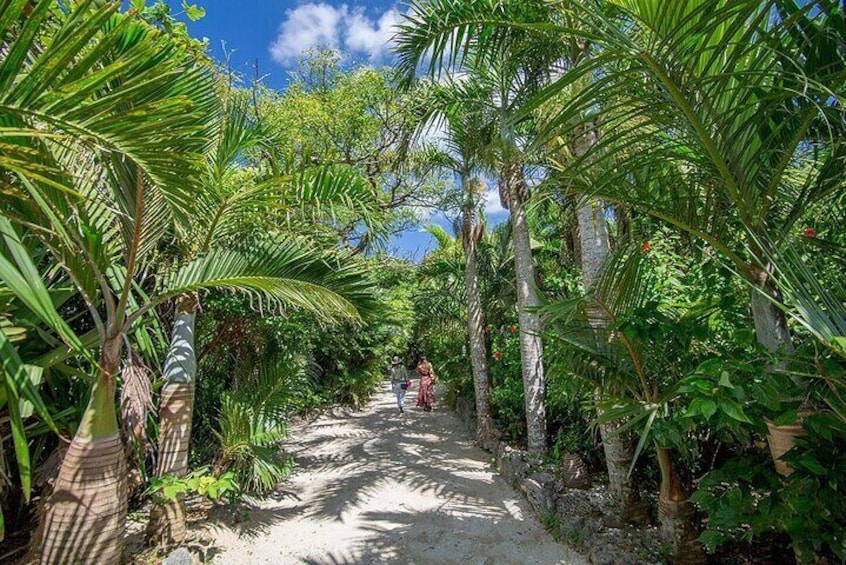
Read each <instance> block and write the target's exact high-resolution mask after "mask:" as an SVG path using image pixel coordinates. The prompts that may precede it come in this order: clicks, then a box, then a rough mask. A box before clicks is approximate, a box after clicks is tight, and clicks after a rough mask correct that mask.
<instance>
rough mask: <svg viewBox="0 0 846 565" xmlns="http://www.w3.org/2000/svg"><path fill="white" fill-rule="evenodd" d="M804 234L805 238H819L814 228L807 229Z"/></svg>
mask: <svg viewBox="0 0 846 565" xmlns="http://www.w3.org/2000/svg"><path fill="white" fill-rule="evenodd" d="M804 234H805V237H817V232H815V231H814V228H805V231H804Z"/></svg>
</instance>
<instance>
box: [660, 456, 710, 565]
mask: <svg viewBox="0 0 846 565" xmlns="http://www.w3.org/2000/svg"><path fill="white" fill-rule="evenodd" d="M656 452H657V455H658V465H659V467H660V469H661V490H660V492H659V494H658V522H659V523H660V524H661V536H662V537H663V538H664V543H666V544H667V545H668V546H669V548H670V562H671V563H674V564H684V565H698V564H700V563H705V552H704V551H703V549H702V544H700V543H699V541H698V535H697V532H696V530H695V528H694V527H693V517H694V513H695V510H694V507H693V503H692V502H691V501H690V498H689V497H688V494H687V490H686V489H685V488H684V485H682V483H681V480H679V477H678V474H677V473H676V470H675V467H674V465H673V459H672V453H671V451H670V450H669V449H666V448H663V447H656Z"/></svg>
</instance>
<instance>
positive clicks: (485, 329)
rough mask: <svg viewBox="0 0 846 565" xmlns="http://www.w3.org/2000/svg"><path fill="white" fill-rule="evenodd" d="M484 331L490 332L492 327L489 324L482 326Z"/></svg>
mask: <svg viewBox="0 0 846 565" xmlns="http://www.w3.org/2000/svg"><path fill="white" fill-rule="evenodd" d="M482 331H483V332H485V333H488V332H490V331H491V329H490V328H489V327H488V326H485V327H484V328H482Z"/></svg>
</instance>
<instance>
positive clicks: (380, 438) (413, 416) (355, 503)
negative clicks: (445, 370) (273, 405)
mask: <svg viewBox="0 0 846 565" xmlns="http://www.w3.org/2000/svg"><path fill="white" fill-rule="evenodd" d="M411 392H412V394H409V397H408V398H407V399H406V406H407V410H406V414H405V416H404V417H400V416H399V415H398V414H397V412H396V406H395V404H394V397H393V395H391V394H390V392H389V390H388V386H387V385H384V386H383V390H382V391H381V392H380V393H378V394H377V395H376V398H375V399H374V400H373V402H371V403H370V405H369V406H368V407H367V408H366V409H365V410H364V411H362V412H352V413H346V412H342V411H336V412H335V413H334V414H332V415H326V416H323V417H321V418H319V419H318V420H316V421H314V422H311V423H308V424H304V425H302V426H298V427H296V428H295V429H293V430H292V434H291V437H292V445H291V446H290V450H291V452H292V453H294V454H295V456H296V458H297V463H298V468H297V470H296V471H295V473H294V475H293V476H292V477H291V479H290V480H289V481H288V482H286V483H285V484H284V485H282V487H281V488H280V491H279V493H278V495H277V496H276V497H274V498H275V499H276V500H274V499H269V500H267V501H264V502H262V503H261V504H260V505H259V506H260V508H257V509H256V510H253V511H251V515H250V516H249V517H248V518H247V519H246V520H245V521H244V522H243V523H241V524H239V525H238V527H237V528H236V529H232V528H229V527H226V526H222V525H216V526H208V527H209V528H210V530H209V531H208V533H207V535H211V537H213V538H214V542H213V544H212V546H213V547H214V549H213V550H212V551H213V553H214V558H213V563H219V564H247V563H249V564H257V563H274V564H286V563H302V564H311V565H330V564H331V565H339V564H361V563H402V564H417V565H422V564H428V563H432V564H435V563H437V564H444V565H447V564H462V565H465V564H466V565H476V564H479V565H481V564H485V565H488V564H490V565H493V564H497V565H499V564H512V563H513V564H518V563H527V564H529V563H530V564H553V563H562V564H570V563H572V564H580V563H584V560H583V559H582V558H580V557H579V556H577V555H575V554H571V553H570V552H568V551H567V550H566V549H565V548H564V547H563V546H562V545H560V544H558V543H556V542H555V541H554V540H553V539H552V537H551V536H550V535H549V533H547V532H546V531H545V530H544V529H543V527H542V526H541V525H540V524H539V522H538V521H537V519H536V518H535V517H534V516H533V515H532V514H531V512H530V511H529V509H528V506H527V504H526V503H525V501H524V500H523V499H522V498H521V497H520V496H519V495H518V494H517V493H516V492H514V490H513V489H512V488H511V487H509V486H508V485H507V484H506V483H505V482H504V481H503V480H502V479H501V478H500V477H499V476H497V475H495V474H493V473H492V472H491V468H490V463H489V455H488V454H486V453H485V452H484V451H482V450H480V449H478V448H476V447H474V446H473V445H472V443H471V442H470V441H468V440H467V438H466V437H465V436H464V434H462V433H461V432H460V431H459V430H460V425H459V423H458V420H457V419H456V418H455V417H454V416H453V415H452V414H451V413H450V412H449V411H448V410H446V409H445V408H443V407H439V408H438V409H436V410H435V411H434V412H432V413H429V414H427V413H424V412H421V411H419V410H418V409H416V408H411V407H412V406H413V404H414V401H415V400H416V390H413V391H411Z"/></svg>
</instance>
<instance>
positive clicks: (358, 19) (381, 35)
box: [344, 8, 400, 60]
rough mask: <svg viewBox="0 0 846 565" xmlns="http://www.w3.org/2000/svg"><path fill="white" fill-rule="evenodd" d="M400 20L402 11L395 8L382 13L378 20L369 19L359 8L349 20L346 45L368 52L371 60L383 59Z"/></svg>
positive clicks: (354, 50)
mask: <svg viewBox="0 0 846 565" xmlns="http://www.w3.org/2000/svg"><path fill="white" fill-rule="evenodd" d="M399 21H400V13H399V11H397V10H396V9H394V8H392V9H390V10H388V11H387V12H385V13H384V14H382V16H381V17H380V18H379V20H378V21H373V20H371V19H369V18H368V17H367V16H366V15H365V14H364V10H362V9H361V8H359V9H357V10H355V12H353V14H352V16H351V17H350V18H349V20H348V26H349V27H348V29H347V30H346V38H345V40H344V45H346V47H347V49H348V50H350V51H352V52H356V53H367V55H368V56H369V57H370V59H371V60H378V59H381V58H382V57H383V56H384V55H385V53H386V52H387V50H388V44H389V42H390V41H391V37H393V35H394V26H396V25H397V24H398V23H399Z"/></svg>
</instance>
